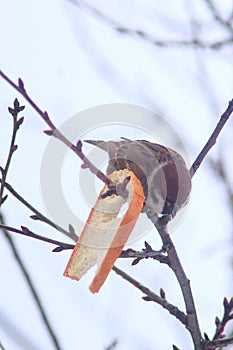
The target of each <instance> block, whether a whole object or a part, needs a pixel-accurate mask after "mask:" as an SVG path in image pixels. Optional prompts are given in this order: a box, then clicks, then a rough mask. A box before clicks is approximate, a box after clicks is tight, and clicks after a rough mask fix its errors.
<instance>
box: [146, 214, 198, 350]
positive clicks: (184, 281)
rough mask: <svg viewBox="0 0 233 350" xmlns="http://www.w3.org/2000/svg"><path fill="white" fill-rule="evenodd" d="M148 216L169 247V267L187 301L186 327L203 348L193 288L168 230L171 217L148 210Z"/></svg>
mask: <svg viewBox="0 0 233 350" xmlns="http://www.w3.org/2000/svg"><path fill="white" fill-rule="evenodd" d="M147 216H148V218H149V219H150V220H151V222H152V223H153V224H154V226H155V227H156V229H157V231H158V232H159V235H160V237H161V240H162V242H163V247H166V249H167V254H168V259H169V262H170V264H169V267H170V268H171V269H172V271H173V272H174V274H175V276H176V278H177V281H178V283H179V285H180V288H181V291H182V294H183V298H184V302H185V308H186V315H187V324H186V327H187V329H188V330H189V332H190V334H191V337H192V339H193V343H194V346H195V350H201V349H202V335H201V331H200V327H199V323H198V318H197V312H196V307H195V303H194V299H193V295H192V290H191V287H190V281H189V279H188V278H187V276H186V274H185V272H184V269H183V267H182V265H181V262H180V259H179V257H178V254H177V252H176V249H175V246H174V244H173V241H172V239H171V236H170V235H169V233H168V232H167V224H168V222H169V220H170V219H171V217H169V216H163V217H160V218H159V219H158V217H156V216H155V215H154V212H149V211H148V212H147Z"/></svg>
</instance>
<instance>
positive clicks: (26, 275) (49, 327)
mask: <svg viewBox="0 0 233 350" xmlns="http://www.w3.org/2000/svg"><path fill="white" fill-rule="evenodd" d="M0 222H1V230H2V231H3V234H4V235H5V237H6V239H7V241H8V243H9V245H10V247H11V250H12V252H13V254H14V257H15V259H16V261H17V263H18V265H19V267H20V269H21V271H22V273H23V275H24V278H25V279H26V281H27V284H28V286H29V289H30V291H31V293H32V295H33V298H34V300H35V302H36V305H37V307H38V309H39V312H40V314H41V317H42V319H43V321H44V324H45V327H46V329H47V331H48V333H49V335H50V338H51V340H52V342H53V345H54V348H55V349H57V350H62V347H61V345H60V344H59V341H58V338H57V336H56V334H55V331H54V330H53V328H52V325H51V324H50V322H49V319H48V316H47V314H46V311H45V309H44V306H43V305H42V302H41V300H40V297H39V294H38V292H37V291H36V288H35V286H34V284H33V282H32V279H31V277H30V275H29V272H28V270H27V268H26V266H25V264H24V263H23V260H22V258H21V257H20V254H19V252H18V250H17V248H16V245H15V244H14V241H13V239H12V237H11V236H10V234H9V232H8V231H7V229H5V228H3V226H4V224H5V223H4V219H3V216H2V214H1V213H0ZM5 227H7V226H5Z"/></svg>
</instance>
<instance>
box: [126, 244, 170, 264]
mask: <svg viewBox="0 0 233 350" xmlns="http://www.w3.org/2000/svg"><path fill="white" fill-rule="evenodd" d="M164 253H165V250H163V249H161V250H153V249H152V247H151V246H150V244H149V243H147V242H145V248H143V249H142V251H136V250H134V249H131V248H129V249H127V250H123V251H122V252H121V254H120V256H119V258H134V260H133V262H132V265H136V264H138V263H139V261H141V260H142V259H149V258H150V259H153V260H157V261H159V262H160V263H163V264H169V259H168V257H167V255H165V254H164Z"/></svg>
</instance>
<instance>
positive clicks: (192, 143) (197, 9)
mask: <svg viewBox="0 0 233 350" xmlns="http://www.w3.org/2000/svg"><path fill="white" fill-rule="evenodd" d="M80 3H82V2H80ZM90 4H92V5H93V6H94V7H95V8H98V10H99V11H100V12H95V11H93V8H92V9H90V7H88V6H86V5H82V6H80V7H78V6H76V5H75V4H72V3H71V2H69V1H62V0H51V1H49V2H46V1H45V0H41V1H39V2H34V1H28V0H22V1H20V2H18V1H16V0H9V1H7V2H2V6H1V12H0V33H1V34H0V37H1V58H0V62H1V69H2V70H3V71H4V72H5V73H6V74H7V75H9V77H11V78H12V79H13V80H14V81H16V80H17V78H18V77H19V76H20V77H21V78H22V79H23V81H24V83H25V87H26V89H27V92H28V93H29V94H30V95H31V97H32V98H33V99H34V100H35V101H36V102H37V103H38V105H39V106H40V107H41V108H42V109H44V110H47V111H48V112H49V114H50V116H51V117H52V119H53V121H54V123H55V124H56V125H57V126H61V127H64V128H66V126H67V125H68V127H67V132H68V134H69V132H71V134H69V136H70V135H71V137H74V139H75V138H76V139H78V138H80V137H81V138H82V139H85V138H89V137H91V138H95V139H99V138H104V139H116V138H119V137H120V136H126V137H131V138H135V139H137V138H138V139H140V138H148V139H151V140H156V138H157V140H158V139H159V140H160V141H161V142H162V143H163V144H166V145H168V146H170V147H174V148H176V149H179V150H180V152H182V154H183V155H184V157H185V158H186V160H187V162H188V163H189V164H191V163H192V161H193V160H194V158H195V156H196V155H197V154H198V152H199V151H200V149H201V148H202V146H203V145H204V143H205V142H206V140H207V138H208V137H209V135H210V133H211V132H212V130H213V128H214V127H215V125H216V123H217V121H218V118H219V116H220V114H221V112H223V111H224V110H225V108H226V107H227V104H228V101H229V100H230V99H232V97H233V96H232V92H233V86H232V82H233V79H232V51H231V50H232V48H231V50H230V49H229V48H227V47H226V48H225V49H222V50H220V51H211V50H193V49H188V48H182V49H180V48H156V47H155V46H154V45H152V44H151V43H150V42H147V41H145V40H142V39H141V38H139V37H137V36H135V35H127V34H122V33H119V32H117V31H116V30H114V26H116V23H118V24H119V25H122V26H127V27H128V28H131V29H136V30H137V29H140V30H144V31H146V32H147V33H148V34H149V36H151V37H155V38H162V39H166V38H168V39H176V38H185V39H188V38H190V32H191V29H190V26H189V25H188V23H189V22H190V20H193V21H194V20H197V19H198V20H199V21H200V22H201V23H204V24H205V25H204V26H203V29H202V32H203V36H204V38H205V40H208V39H211V40H212V39H213V40H215V39H216V40H217V39H219V38H222V37H225V36H224V35H225V34H224V31H223V30H220V29H218V27H217V26H215V25H214V24H213V22H212V19H211V16H209V13H208V10H207V8H206V7H205V6H204V4H203V3H202V1H201V0H199V1H196V2H194V1H193V2H192V1H190V2H189V5H188V2H187V3H186V2H185V1H177V2H175V3H174V2H172V1H171V0H167V2H163V3H159V4H155V3H154V2H152V1H133V2H132V1H130V0H127V1H126V0H124V1H123V0H122V1H118V2H107V1H104V0H103V1H90ZM221 6H223V8H222V11H223V13H227V11H228V8H229V7H230V5H229V2H227V1H225V2H223V3H222V5H221ZM99 14H105V18H102V17H101V16H100V15H99ZM194 22H195V21H194ZM0 92H1V93H0V123H1V128H0V140H1V142H0V156H1V164H3V162H4V160H5V159H6V154H7V147H8V146H9V140H10V135H11V119H10V116H9V115H8V114H7V107H8V106H9V105H12V102H13V100H14V98H15V97H16V96H17V97H18V99H19V101H20V102H21V103H22V104H26V109H25V111H24V113H23V114H24V116H25V122H24V124H23V126H22V127H21V129H20V131H19V133H18V136H17V143H18V145H19V149H18V150H17V152H16V153H15V154H14V160H13V163H12V165H11V169H10V173H9V177H8V181H9V182H10V183H11V184H12V186H14V187H15V188H16V189H17V190H18V191H19V193H20V194H22V195H23V196H24V197H25V198H26V199H27V200H28V201H30V202H31V203H32V204H33V205H34V206H35V207H37V208H38V209H39V210H41V211H42V212H44V213H45V214H47V215H50V216H53V215H55V213H54V212H51V211H50V210H49V208H48V203H47V202H46V200H45V193H44V187H43V183H42V182H43V181H41V179H42V177H43V176H44V174H45V173H44V172H43V171H42V170H44V168H43V167H44V166H45V165H46V163H44V161H45V156H46V155H47V154H48V147H50V146H49V138H48V136H47V135H45V134H44V133H43V132H42V131H43V130H45V129H46V126H45V125H44V124H43V121H42V120H40V118H39V116H38V115H36V113H35V112H34V111H33V110H32V109H31V107H29V106H28V104H27V103H25V101H24V100H23V98H22V97H21V96H19V95H18V94H16V93H15V91H13V90H12V88H11V87H10V86H8V85H7V84H6V83H5V82H4V81H3V80H0ZM111 103H118V104H119V103H121V104H126V106H127V104H130V105H136V109H135V110H138V109H140V108H142V107H143V109H145V110H146V112H145V114H143V117H142V119H140V118H141V117H140V116H139V117H137V118H138V119H137V118H136V117H135V119H134V118H132V116H130V117H129V115H128V114H126V117H124V115H123V116H122V115H120V114H119V118H118V116H117V113H116V108H117V107H116V105H114V106H110V107H109V109H108V106H106V108H107V112H106V109H105V108H104V109H103V110H102V109H100V110H99V109H98V108H99V107H96V106H102V105H106V104H111ZM120 106H125V105H120ZM118 107H119V105H118ZM132 108H133V107H132ZM87 109H89V112H88V113H87V112H86V110H87ZM97 110H98V113H95V112H96V111H97ZM140 110H141V109H140ZM102 111H105V112H106V113H108V114H106V115H107V116H108V117H106V118H104V117H103V113H102ZM117 111H118V110H117ZM119 111H122V114H124V111H125V109H124V108H123V107H122V109H119ZM151 111H153V112H151ZM114 112H115V113H114ZM155 112H157V113H159V116H160V118H161V120H162V121H163V122H162V124H161V123H160V124H159V125H160V126H159V125H158V124H157V122H158V117H156V115H157V114H156V113H155ZM127 113H128V112H127ZM133 115H134V114H133ZM107 118H109V119H107ZM122 118H123V119H124V118H125V120H122ZM159 120H160V119H159ZM127 123H128V124H127ZM161 125H162V126H161ZM74 130H75V133H74V134H72V131H73V132H74ZM231 138H232V120H231V121H229V123H228V124H227V125H226V127H225V129H224V130H223V132H222V134H221V136H220V140H219V142H218V144H217V145H216V146H215V148H214V149H213V150H212V151H211V155H210V156H211V157H212V158H213V159H216V158H217V156H218V154H219V152H222V157H223V159H224V160H226V159H227V157H231V158H229V159H232V156H233V155H232V143H230V142H231ZM156 142H158V141H156ZM181 145H182V147H181ZM230 145H231V146H230ZM57 147H58V149H59V151H57V152H54V153H52V155H53V156H54V158H53V156H51V155H50V158H48V159H49V160H51V162H53V161H54V160H56V159H57V157H59V155H60V153H59V152H60V148H59V146H57ZM180 147H181V148H180ZM228 150H229V152H228ZM84 151H85V152H87V153H89V152H91V151H92V147H91V146H87V145H85V146H84ZM61 152H62V151H61ZM90 157H93V158H94V160H95V153H92V154H90ZM98 157H100V158H97V156H96V161H97V160H98V159H100V160H98V161H99V162H100V163H101V165H103V166H104V164H105V158H101V157H102V155H101V154H100V153H99V155H98ZM229 163H230V164H229ZM52 164H53V163H52ZM226 164H228V165H229V169H228V165H226V169H227V172H228V174H229V177H230V181H231V183H232V184H233V178H232V171H231V170H232V164H231V162H228V163H226ZM80 165H81V162H80V161H79V160H78V159H76V157H75V156H74V155H71V154H70V153H69V152H66V153H65V155H64V159H62V161H61V166H60V176H61V180H60V181H61V182H60V189H61V190H62V193H63V196H64V198H63V199H64V201H65V203H59V208H63V205H64V206H69V210H70V212H72V215H73V216H71V217H73V218H74V217H76V218H77V217H78V218H79V221H80V224H78V220H77V222H76V221H75V219H74V221H73V222H72V223H73V224H74V225H75V229H76V231H77V234H79V233H80V231H81V229H82V225H83V224H84V222H85V218H86V217H87V216H88V212H89V210H90V203H91V202H89V199H88V198H89V197H88V192H86V191H85V188H87V190H88V187H89V186H90V183H91V184H92V185H91V186H93V188H94V192H93V193H96V197H97V193H98V191H99V189H100V188H101V187H102V184H101V183H99V182H98V180H97V179H94V178H93V177H92V176H91V175H83V172H80ZM46 174H47V176H48V181H50V182H51V179H52V180H53V177H51V173H49V171H48V173H46ZM85 176H87V177H85ZM43 179H44V178H43ZM80 179H81V180H80ZM85 181H86V182H85ZM52 182H53V181H52ZM80 183H81V186H80ZM94 197H95V196H93V198H92V199H91V200H95V198H94ZM85 201H86V202H85ZM55 202H56V201H55ZM56 205H58V203H56V204H55V208H56V209H55V212H56V210H57V208H58V207H57V206H56ZM52 211H53V210H52ZM3 213H4V215H5V218H6V221H7V224H8V225H11V226H13V227H20V225H23V226H27V227H29V228H31V229H32V230H34V231H35V232H37V233H40V234H42V235H45V236H46V235H48V236H53V237H54V238H55V239H60V240H64V241H67V242H68V239H67V238H66V237H63V236H62V235H61V234H58V233H57V232H55V231H52V230H51V228H49V227H48V226H46V225H45V224H43V223H40V222H35V221H32V220H31V219H30V218H29V215H31V212H30V211H29V210H28V209H26V208H24V207H23V205H22V204H21V203H19V202H17V200H16V199H14V198H13V197H12V196H11V195H9V198H8V200H7V201H6V203H5V204H4V207H3ZM67 215H68V214H67ZM60 217H61V218H60V219H61V223H62V225H64V226H65V225H66V228H67V227H68V224H69V223H70V220H71V219H70V217H68V216H66V215H60ZM80 218H81V219H82V220H81V219H80ZM58 220H59V218H58ZM148 224H149V223H148V221H147V220H146V219H145V218H140V222H139V225H140V226H139V228H140V230H142V228H143V230H144V228H145V227H148ZM76 225H77V227H76ZM140 230H139V231H140ZM145 231H146V234H144V235H143V237H141V238H140V239H138V240H137V241H135V242H133V243H132V247H137V248H138V249H141V248H142V247H143V245H144V241H145V240H147V241H148V242H149V243H150V244H151V245H152V247H153V248H154V249H159V248H160V247H161V243H160V240H159V238H158V235H157V233H156V232H155V230H153V229H152V230H145ZM143 232H144V231H143ZM144 233H145V232H144ZM14 238H15V241H16V244H17V247H18V249H19V251H20V253H21V256H22V258H23V261H24V262H25V264H26V265H27V267H28V269H29V272H30V274H31V276H32V279H33V281H34V283H35V285H36V287H37V289H38V291H39V294H40V296H41V299H42V302H43V304H44V305H45V307H46V310H47V312H48V315H49V319H50V320H51V323H52V325H53V327H54V328H55V331H56V334H57V336H58V338H59V340H60V342H61V344H62V349H64V350H76V349H96V350H104V349H106V348H107V346H108V345H109V344H111V342H113V341H114V340H115V339H117V340H118V345H117V347H116V349H117V350H126V349H127V350H129V349H134V350H152V349H171V348H172V344H176V345H177V346H178V347H179V348H181V349H190V348H191V344H192V343H191V340H190V336H189V334H188V333H187V331H186V330H185V328H184V327H183V326H181V325H180V324H179V323H178V321H176V320H175V319H173V318H172V317H171V316H169V315H168V313H167V312H166V311H165V310H163V309H161V308H160V307H159V306H158V305H156V304H153V303H146V302H145V301H143V300H142V299H141V297H142V294H141V293H140V292H139V291H138V290H137V289H135V288H134V287H133V286H131V285H129V284H127V282H126V281H123V280H122V279H121V278H120V277H118V276H116V275H115V274H114V272H112V273H111V274H110V276H109V277H108V279H107V281H106V283H105V285H104V286H103V288H102V289H101V291H100V293H99V294H97V295H91V294H90V292H89V290H88V285H89V284H90V282H91V279H92V276H93V271H92V272H90V273H89V274H87V275H86V276H85V277H84V278H83V279H82V280H81V281H80V282H78V283H76V282H74V281H71V280H68V279H66V278H64V277H63V276H62V274H63V271H64V268H65V266H66V263H67V261H68V259H69V256H70V251H67V252H62V253H57V254H55V253H51V249H52V247H51V246H49V245H46V244H44V243H42V242H38V241H35V240H32V239H29V238H25V237H16V236H14ZM172 238H173V239H174V242H175V245H176V246H177V250H178V252H179V255H180V258H181V261H182V263H183V266H184V269H185V271H186V272H187V275H188V277H189V278H190V280H191V285H192V289H193V293H194V298H195V302H196V305H197V311H198V316H199V321H200V326H201V329H202V331H203V332H204V331H205V332H206V333H207V334H208V335H209V336H210V337H211V336H212V335H213V332H214V329H215V328H214V320H215V316H216V315H218V316H221V315H222V311H223V308H222V300H223V297H224V296H227V297H231V296H232V270H231V268H232V265H231V262H232V261H231V259H232V220H231V217H230V210H229V208H228V202H227V195H226V192H225V189H224V186H223V184H222V183H221V181H219V179H218V178H217V176H216V175H215V174H214V173H213V172H212V170H211V169H210V166H209V163H208V162H207V161H206V162H205V163H204V164H203V165H202V167H201V169H200V170H199V171H198V173H197V174H196V175H195V178H194V180H193V190H192V196H191V200H190V204H189V206H188V209H187V210H186V211H185V212H184V213H183V214H182V220H180V221H179V224H177V226H176V229H175V230H173V231H172ZM0 242H1V243H0V252H1V253H0V266H1V269H0V278H1V281H2V282H1V288H0V341H1V342H2V344H3V345H4V346H5V348H6V350H20V349H24V350H29V349H30V350H36V349H46V350H52V349H54V347H53V345H52V343H51V340H50V338H49V337H48V334H47V332H46V329H45V328H44V325H43V323H42V322H41V319H40V316H39V314H38V310H37V308H36V306H35V305H34V301H33V299H32V297H31V294H30V292H29V290H28V287H27V285H26V284H25V281H24V279H23V277H22V275H21V272H20V270H19V268H18V266H17V264H16V262H15V260H14V258H13V255H12V252H11V250H10V249H9V246H8V244H7V242H6V240H5V239H4V238H3V237H0ZM130 246H131V245H130ZM130 262H131V261H130V260H127V261H117V266H119V267H121V268H122V269H124V270H125V271H126V272H128V273H130V274H132V275H133V276H135V277H136V278H138V279H139V280H140V281H141V282H143V283H144V284H145V285H147V286H149V287H150V288H151V289H152V290H154V291H155V292H157V293H158V292H159V289H160V288H161V287H162V288H163V289H164V290H165V291H166V295H167V298H168V300H169V301H171V302H173V303H175V304H176V305H178V306H179V307H180V308H183V307H184V305H183V301H182V296H181V293H180V290H179V287H178V286H177V283H176V281H175V278H174V276H173V275H172V273H171V272H170V271H169V270H168V268H167V267H165V266H161V265H160V264H159V263H157V262H155V261H147V260H146V261H142V262H141V263H140V264H138V265H136V266H135V267H131V265H130Z"/></svg>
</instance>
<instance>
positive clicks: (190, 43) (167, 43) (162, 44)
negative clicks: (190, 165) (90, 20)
mask: <svg viewBox="0 0 233 350" xmlns="http://www.w3.org/2000/svg"><path fill="white" fill-rule="evenodd" d="M69 1H70V2H71V3H73V4H74V5H75V6H78V7H82V8H84V9H85V10H87V11H89V12H90V13H92V14H93V15H94V16H96V17H99V18H100V19H102V20H103V21H104V22H106V23H107V24H108V25H110V26H112V27H113V28H114V29H115V30H116V31H117V32H119V33H121V34H127V35H133V36H137V37H138V38H140V39H142V40H144V41H147V42H149V43H151V44H152V45H154V46H157V47H159V48H169V47H173V48H176V47H177V48H180V47H182V48H190V47H191V48H193V47H194V48H197V47H198V48H200V49H212V50H217V49H220V48H222V47H223V46H227V45H231V44H232V43H233V36H232V35H230V37H228V38H225V39H222V40H219V41H212V42H207V41H202V40H199V39H197V38H195V39H188V40H186V39H183V40H182V39H180V40H179V39H178V40H169V39H158V38H155V37H153V36H151V35H150V34H148V33H146V32H145V31H142V30H138V29H132V28H127V27H125V26H124V25H121V24H120V23H118V22H117V21H116V20H114V19H113V18H112V17H110V16H108V15H107V14H106V13H103V12H102V11H100V10H99V9H98V8H97V7H95V6H93V5H92V4H89V3H88V2H86V1H83V0H82V1H75V0H69ZM223 21H224V20H223ZM226 23H227V22H225V21H224V26H227V24H226ZM221 24H222V23H221ZM228 29H229V28H228Z"/></svg>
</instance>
